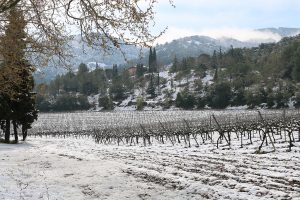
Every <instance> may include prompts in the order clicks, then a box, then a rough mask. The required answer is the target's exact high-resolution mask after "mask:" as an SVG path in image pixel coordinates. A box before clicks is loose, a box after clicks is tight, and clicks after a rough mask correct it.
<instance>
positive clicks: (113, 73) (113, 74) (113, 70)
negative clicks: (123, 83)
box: [112, 64, 118, 78]
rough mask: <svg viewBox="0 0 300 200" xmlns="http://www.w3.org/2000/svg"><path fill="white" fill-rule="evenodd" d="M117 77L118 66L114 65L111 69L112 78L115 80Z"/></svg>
mask: <svg viewBox="0 0 300 200" xmlns="http://www.w3.org/2000/svg"><path fill="white" fill-rule="evenodd" d="M117 76H118V65H116V64H114V65H113V69H112V77H113V78H115V77H117Z"/></svg>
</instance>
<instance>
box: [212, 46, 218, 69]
mask: <svg viewBox="0 0 300 200" xmlns="http://www.w3.org/2000/svg"><path fill="white" fill-rule="evenodd" d="M217 63H218V61H217V51H216V50H214V53H213V56H212V63H211V66H212V68H213V69H216V68H217V67H218V66H217Z"/></svg>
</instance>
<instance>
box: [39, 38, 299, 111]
mask: <svg viewBox="0 0 300 200" xmlns="http://www.w3.org/2000/svg"><path fill="white" fill-rule="evenodd" d="M191 43H193V42H191ZM159 55H161V54H159V51H157V55H156V56H154V57H155V59H156V60H155V61H152V63H156V64H157V63H158V65H157V66H154V65H153V64H152V65H151V67H152V68H153V69H152V68H151V69H150V68H148V67H146V66H143V65H138V66H136V67H133V68H130V69H128V70H121V69H119V68H118V67H117V66H116V65H115V66H114V68H113V69H103V68H97V69H94V70H90V69H89V68H88V66H87V65H80V68H79V70H78V71H77V72H76V73H74V72H69V73H67V74H66V75H64V76H61V77H58V78H56V79H55V80H54V81H52V82H51V83H50V85H48V86H41V85H40V86H38V87H37V91H38V93H39V94H41V92H42V93H43V94H41V95H39V98H38V106H41V107H39V109H41V110H45V111H50V110H56V111H60V110H61V109H62V110H65V109H70V110H73V109H91V110H101V109H104V110H112V109H114V110H136V109H145V110H152V109H155V110H164V109H180V108H181V109H203V108H213V109H223V108H230V107H243V108H259V107H261V108H286V107H298V106H300V87H299V83H300V35H298V36H296V37H289V38H284V39H282V40H281V41H279V42H278V43H271V44H261V45H259V46H258V47H253V48H230V49H229V50H227V51H218V52H215V53H214V54H213V55H212V56H211V55H208V54H201V55H200V56H197V57H193V56H188V57H184V58H182V59H179V58H178V59H176V60H174V59H173V63H172V64H171V65H159V62H158V60H159V59H160V57H159ZM152 58H153V57H152ZM157 69H159V72H158V71H156V70H157ZM151 71H153V72H154V73H153V72H151ZM150 72H151V73H150ZM71 102H72V103H71ZM45 105H47V106H46V107H44V106H45Z"/></svg>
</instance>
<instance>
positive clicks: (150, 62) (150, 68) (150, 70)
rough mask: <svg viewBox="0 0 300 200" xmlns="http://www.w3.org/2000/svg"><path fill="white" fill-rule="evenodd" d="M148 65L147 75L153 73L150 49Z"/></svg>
mask: <svg viewBox="0 0 300 200" xmlns="http://www.w3.org/2000/svg"><path fill="white" fill-rule="evenodd" d="M148 64H149V73H152V72H153V53H152V47H150V52H149V60H148Z"/></svg>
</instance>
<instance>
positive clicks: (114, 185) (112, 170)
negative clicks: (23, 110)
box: [0, 138, 300, 200]
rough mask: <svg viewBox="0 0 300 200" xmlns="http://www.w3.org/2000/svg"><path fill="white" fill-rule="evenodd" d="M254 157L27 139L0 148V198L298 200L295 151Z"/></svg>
mask: <svg viewBox="0 0 300 200" xmlns="http://www.w3.org/2000/svg"><path fill="white" fill-rule="evenodd" d="M286 146H287V143H278V144H277V151H276V152H275V153H268V154H260V155H258V154H254V151H255V149H256V148H257V146H256V145H249V146H248V145H246V146H245V148H239V145H238V144H233V146H232V149H216V148H215V147H214V146H213V145H212V144H203V145H200V147H199V148H196V147H193V148H184V146H170V145H159V144H154V145H153V146H149V147H139V146H120V147H118V146H115V145H109V146H105V145H99V144H95V143H94V141H93V140H91V139H88V138H84V139H74V138H67V139H57V138H47V139H45V138H42V139H41V138H29V139H28V140H27V141H26V142H24V143H21V144H18V145H5V144H0V199H72V200H76V199H110V200H111V199H116V200H120V199H300V147H299V143H296V147H293V151H292V152H286V149H287V148H286Z"/></svg>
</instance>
